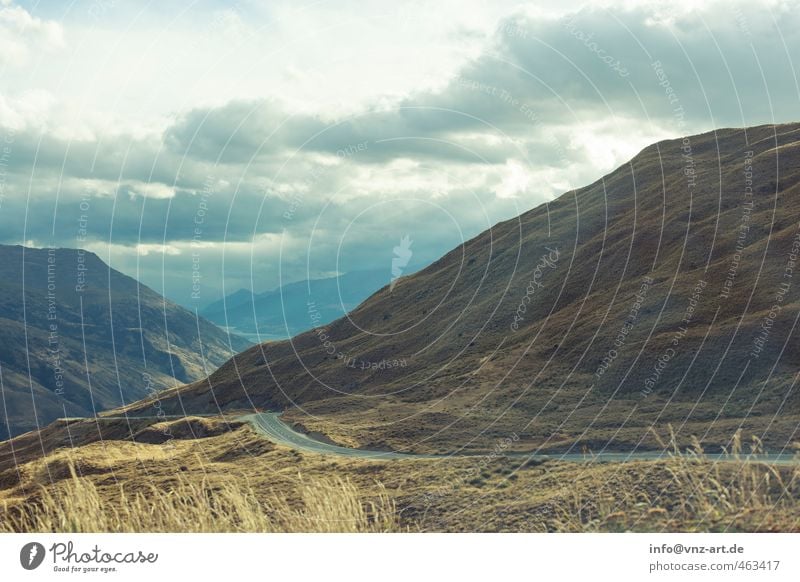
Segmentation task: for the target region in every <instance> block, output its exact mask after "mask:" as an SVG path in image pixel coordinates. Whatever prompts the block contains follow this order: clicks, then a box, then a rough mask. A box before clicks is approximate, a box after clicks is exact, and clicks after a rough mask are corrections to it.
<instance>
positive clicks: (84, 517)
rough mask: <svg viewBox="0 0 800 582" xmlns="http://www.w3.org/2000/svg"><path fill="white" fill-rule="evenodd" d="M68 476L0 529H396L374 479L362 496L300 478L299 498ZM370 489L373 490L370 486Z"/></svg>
mask: <svg viewBox="0 0 800 582" xmlns="http://www.w3.org/2000/svg"><path fill="white" fill-rule="evenodd" d="M70 470H71V474H72V475H71V478H69V479H66V480H65V481H64V482H62V483H60V484H59V485H58V486H57V487H53V488H51V489H47V488H45V487H42V488H41V489H40V491H39V494H38V495H37V496H35V498H33V499H30V500H28V502H26V503H25V504H21V505H19V504H18V505H13V506H10V507H8V506H7V507H5V510H4V511H3V514H2V520H0V532H37V533H46V532H74V533H89V532H189V533H195V532H299V531H303V532H315V533H331V532H347V533H366V532H391V531H397V530H398V529H399V526H398V524H397V523H396V521H395V513H396V512H395V507H394V503H393V502H392V501H391V500H390V499H389V497H388V495H387V494H386V492H385V490H384V489H383V488H382V487H381V486H378V490H377V495H373V500H372V501H364V500H363V499H362V496H361V493H360V491H359V490H358V488H356V487H355V486H354V485H353V484H352V483H351V482H350V481H348V480H345V479H342V478H340V477H332V478H329V479H322V480H316V481H314V482H303V481H302V480H301V484H300V486H299V491H298V492H297V493H299V498H300V500H301V502H300V503H299V504H297V503H292V502H290V501H289V500H287V498H286V497H282V496H280V495H277V494H273V495H270V497H269V498H268V499H267V500H262V499H260V496H259V495H258V494H257V492H256V491H255V490H254V488H253V487H251V486H250V485H249V484H248V483H247V482H242V481H241V480H238V479H230V478H228V479H225V478H224V477H223V478H220V477H217V478H203V479H202V480H201V481H199V482H190V481H189V480H187V479H185V478H179V479H178V481H177V483H175V484H173V485H172V486H170V487H169V488H168V489H166V488H160V487H155V486H152V485H150V486H148V487H146V488H145V489H143V490H139V491H136V492H132V491H130V490H128V488H126V487H125V486H124V485H118V486H115V487H112V488H110V490H105V491H103V490H101V489H99V488H98V487H97V486H95V485H94V484H93V483H92V482H91V481H89V480H87V479H81V478H79V477H78V476H77V475H76V474H75V470H74V469H73V468H70ZM373 493H374V492H373Z"/></svg>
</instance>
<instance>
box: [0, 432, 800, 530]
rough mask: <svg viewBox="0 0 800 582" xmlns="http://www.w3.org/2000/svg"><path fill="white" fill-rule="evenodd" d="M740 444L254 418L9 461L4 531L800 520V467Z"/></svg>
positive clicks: (764, 524) (601, 526) (2, 492)
mask: <svg viewBox="0 0 800 582" xmlns="http://www.w3.org/2000/svg"><path fill="white" fill-rule="evenodd" d="M741 441H742V439H741V433H737V434H736V435H735V436H734V438H733V439H732V441H731V446H730V447H729V452H728V455H727V459H726V462H722V463H715V462H711V461H709V460H708V459H707V458H703V457H702V456H701V453H702V448H701V447H700V445H699V444H697V443H695V445H694V446H693V447H691V449H690V450H689V451H688V452H687V451H686V450H685V446H684V445H683V444H681V447H680V449H681V450H680V452H681V454H675V455H673V456H672V457H671V458H669V459H666V460H659V461H645V460H641V461H633V462H629V463H586V464H583V463H571V462H560V461H556V460H549V461H544V462H543V461H538V462H529V461H526V460H525V459H520V458H519V457H511V456H502V455H501V456H498V457H496V458H492V459H491V460H489V461H485V460H484V461H483V462H482V461H481V459H480V458H478V457H453V458H448V459H427V460H426V459H414V460H400V461H368V460H363V459H345V458H332V457H327V456H323V455H314V454H302V453H298V452H297V451H292V450H289V449H286V448H285V447H279V446H275V445H273V444H272V443H269V442H268V441H266V440H265V439H264V438H263V437H261V436H259V435H256V434H255V433H254V432H253V431H252V430H251V429H250V428H249V427H240V428H238V429H236V430H234V431H232V432H229V433H225V434H220V435H218V436H213V437H209V438H204V439H186V440H181V439H176V440H175V442H174V443H173V444H174V446H171V447H168V446H166V445H158V444H143V443H135V442H122V441H114V440H107V441H104V442H101V443H93V444H89V445H85V446H80V447H74V448H69V449H66V448H60V449H57V450H56V451H54V452H52V453H50V454H48V455H47V456H46V457H43V458H42V457H34V458H33V459H31V460H28V461H27V462H25V463H22V464H19V465H17V466H16V467H12V468H10V469H7V470H6V471H5V472H0V531H30V532H49V531H57V532H98V531H103V532H106V531H107V532H115V531H125V532H160V531H164V532H172V531H175V532H228V531H230V532H262V531H263V532H386V531H409V530H410V531H469V532H498V531H503V532H514V531H516V532H530V531H575V532H582V531H783V532H791V531H800V464H798V465H787V464H784V465H771V464H769V463H765V462H750V461H747V460H746V457H747V456H748V455H751V454H755V455H758V454H759V453H760V448H761V447H760V444H759V442H758V441H757V440H754V441H753V442H752V443H751V445H750V447H746V446H743V445H742V442H741ZM662 445H664V446H671V447H672V449H673V451H674V452H676V453H677V452H678V445H677V444H676V442H675V439H674V438H673V439H672V440H670V439H667V442H666V443H662ZM744 449H748V450H747V452H746V453H745V452H743V451H744ZM76 472H77V477H76V476H75V473H76ZM4 505H5V507H6V509H5V511H4V510H3V508H4Z"/></svg>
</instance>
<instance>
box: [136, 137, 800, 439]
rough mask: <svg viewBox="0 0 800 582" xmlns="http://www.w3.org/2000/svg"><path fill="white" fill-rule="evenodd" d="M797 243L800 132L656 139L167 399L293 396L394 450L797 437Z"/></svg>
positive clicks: (279, 403) (325, 420) (320, 425)
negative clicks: (507, 442)
mask: <svg viewBox="0 0 800 582" xmlns="http://www.w3.org/2000/svg"><path fill="white" fill-rule="evenodd" d="M799 256H800V124H787V125H777V126H760V127H751V128H747V129H723V130H718V131H713V132H710V133H706V134H702V135H696V136H690V137H685V138H682V139H674V140H668V141H662V142H659V143H656V144H653V145H651V146H649V147H647V148H646V149H644V150H643V151H642V152H640V153H639V154H638V155H637V156H636V157H634V158H633V159H632V160H630V162H628V163H626V164H624V165H622V166H621V167H619V168H618V169H616V170H614V171H613V172H611V173H610V174H608V175H607V176H604V177H603V178H601V179H600V180H598V181H596V182H595V183H593V184H591V185H589V186H586V187H583V188H579V189H577V190H574V191H570V192H567V193H565V194H563V195H562V196H560V197H559V198H557V199H556V200H554V201H552V202H550V203H548V204H543V205H541V206H539V207H537V208H535V209H533V210H530V211H529V212H526V213H524V214H522V215H521V216H519V217H518V218H515V219H513V220H509V221H506V222H503V223H500V224H497V225H495V226H494V227H492V228H491V229H489V230H487V231H486V232H484V233H482V234H480V235H479V236H477V237H475V238H474V239H472V240H470V241H467V242H466V243H464V244H463V245H462V246H460V247H458V248H456V249H454V250H453V251H452V252H450V253H448V254H447V255H445V256H444V257H442V258H441V259H440V260H438V261H436V262H435V263H433V264H432V265H430V266H429V267H427V268H425V269H423V270H421V271H420V272H418V273H416V274H414V275H411V276H408V277H405V278H403V279H400V280H399V281H397V283H396V285H394V288H393V289H390V288H389V286H384V287H382V288H381V289H380V290H379V291H378V292H377V293H375V294H374V295H372V296H371V297H369V298H368V299H367V300H366V301H365V302H364V303H363V304H361V305H360V306H359V307H358V308H356V309H354V310H353V311H352V312H350V313H349V314H348V317H346V318H340V319H338V320H336V321H335V322H333V323H331V324H330V325H325V326H322V327H317V328H316V329H313V330H311V331H308V332H305V333H303V334H301V335H299V336H297V337H294V338H292V339H291V340H290V341H281V342H271V343H267V344H262V345H259V346H256V347H253V348H251V349H249V350H247V351H245V352H243V353H241V354H239V355H237V356H235V357H234V358H233V359H232V360H231V361H230V362H228V363H227V364H225V365H223V366H221V367H220V369H219V370H218V371H217V372H215V373H214V374H211V376H210V377H209V378H208V379H207V380H202V381H199V382H195V383H193V384H190V385H188V386H185V387H182V388H180V389H176V390H174V391H172V392H171V393H169V394H167V395H164V397H163V398H162V400H161V405H162V406H163V407H164V409H165V410H169V411H171V412H175V413H181V412H183V411H186V410H189V411H196V412H209V402H212V401H215V400H214V399H216V398H224V402H225V406H226V407H227V408H230V409H236V408H240V409H241V408H251V407H252V406H253V405H255V406H259V407H263V408H266V409H272V410H284V409H286V410H288V414H287V417H288V418H289V419H290V420H291V419H295V420H302V422H303V423H304V424H305V425H306V427H307V428H309V429H310V430H322V431H324V432H326V433H327V434H328V435H329V436H331V437H332V438H339V437H341V438H342V439H343V442H350V443H354V444H359V445H362V446H368V447H375V446H378V445H382V446H387V447H391V448H393V449H402V448H403V447H405V446H413V447H419V446H420V444H421V443H422V444H424V446H425V447H433V448H435V447H438V448H439V449H441V450H453V448H454V447H457V446H469V444H470V443H473V442H477V441H478V440H481V439H482V440H483V441H485V443H486V444H489V445H491V443H492V442H493V439H494V440H496V439H499V438H502V437H507V436H508V435H510V434H513V435H515V436H516V437H519V438H520V439H521V440H523V441H525V442H527V443H531V444H532V445H534V446H540V447H542V448H543V449H558V448H562V449H569V448H570V447H574V446H576V445H577V444H578V443H580V444H581V446H587V447H589V448H592V449H594V450H602V449H603V448H605V447H610V448H616V447H619V448H624V449H626V450H629V449H631V448H635V447H636V446H638V445H639V444H641V443H642V442H648V441H649V442H652V438H651V434H650V431H651V428H653V427H655V428H656V429H657V430H659V431H660V432H661V434H662V435H666V434H667V433H668V432H669V429H668V428H667V427H668V425H671V426H672V427H673V429H674V431H675V433H676V435H678V436H679V437H681V436H682V435H697V436H698V437H700V438H701V439H703V440H704V442H712V443H717V444H719V445H720V446H722V445H725V444H727V442H728V439H729V438H730V437H731V436H732V435H733V434H734V433H735V431H736V430H737V429H739V428H742V429H744V430H745V431H746V433H747V434H756V435H760V436H761V437H762V438H764V439H765V441H767V442H768V443H770V444H771V445H772V446H778V445H785V444H786V443H787V442H790V440H791V439H792V438H795V439H796V436H797V427H798V422H799V421H800V389H798V387H797V378H798V377H797V372H798V369H800V341H799V340H798V337H799V334H798V330H797V321H798V317H800V315H799V314H800V263H798V262H797V261H798V257H799ZM376 283H377V281H376ZM330 284H332V283H328V285H330ZM287 295H291V294H288V293H284V298H285V299H286V298H287V297H286V296H287ZM305 299H306V294H305V293H301V294H299V296H298V297H297V298H296V301H292V302H291V303H290V305H291V308H290V309H289V313H291V314H292V318H293V321H299V320H302V319H303V318H304V317H307V313H306V311H305V310H306V306H305ZM273 301H276V302H277V297H275V298H274V299H273ZM275 305H280V303H276V304H275ZM326 305H327V306H328V307H330V303H328V304H326ZM248 309H250V307H249V306H247V307H244V308H242V310H243V311H247V310H248ZM276 309H277V311H278V317H280V313H281V312H280V308H276ZM330 313H333V310H332V311H330ZM237 321H238V320H237ZM272 321H275V320H274V319H273V320H272ZM295 329H296V328H295ZM298 405H301V406H302V410H300V409H299V408H297V406H298ZM151 406H152V403H151V402H148V401H144V402H141V403H137V404H136V405H134V406H132V407H130V410H131V411H133V412H135V411H137V410H142V409H144V408H147V407H151ZM573 450H574V449H573Z"/></svg>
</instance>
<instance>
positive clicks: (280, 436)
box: [241, 412, 425, 461]
mask: <svg viewBox="0 0 800 582" xmlns="http://www.w3.org/2000/svg"><path fill="white" fill-rule="evenodd" d="M279 415H280V413H278V412H260V413H256V414H248V415H247V416H243V417H241V419H242V420H246V421H247V422H249V423H250V424H252V425H253V427H254V428H255V429H256V431H257V432H258V433H259V434H262V435H264V436H265V437H267V438H268V439H269V440H271V441H272V442H274V443H276V444H279V445H284V446H287V447H290V448H292V449H296V450H299V451H306V452H309V453H320V454H323V455H338V456H340V457H359V458H363V459H374V460H376V461H383V460H386V459H412V458H417V459H418V458H420V457H425V455H412V454H405V453H395V452H383V451H365V450H361V449H349V448H347V447H340V446H338V445H331V444H328V443H324V442H322V441H318V440H315V439H312V438H311V437H310V436H308V435H305V434H302V433H299V432H297V431H296V430H294V429H293V428H291V427H290V426H289V425H287V424H286V423H285V422H283V421H282V420H281V419H280V418H278V417H279Z"/></svg>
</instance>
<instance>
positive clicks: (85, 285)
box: [0, 246, 248, 439]
mask: <svg viewBox="0 0 800 582" xmlns="http://www.w3.org/2000/svg"><path fill="white" fill-rule="evenodd" d="M0 345H2V348H1V349H0V374H2V375H1V376H0V379H1V380H2V396H3V400H2V406H3V411H2V412H3V417H2V422H0V439H4V438H8V436H9V434H11V435H15V434H19V433H21V432H25V431H28V430H32V429H35V428H37V427H39V426H43V425H46V424H48V423H50V422H51V421H52V420H54V419H55V418H58V417H64V416H93V415H94V413H95V412H96V411H101V410H105V409H108V408H112V407H115V406H119V405H120V404H125V403H129V402H133V401H136V400H139V399H141V398H144V397H146V396H149V395H152V394H154V393H155V392H156V391H159V390H162V389H164V388H167V387H172V386H175V385H176V384H183V383H186V382H192V381H195V380H198V379H200V378H203V377H205V376H206V375H207V374H208V373H209V372H210V371H212V370H214V369H215V368H216V367H217V366H219V365H220V364H222V363H224V362H225V361H226V360H227V359H228V358H230V356H231V355H232V354H233V353H235V352H237V351H239V350H241V349H244V348H245V347H247V345H248V344H247V342H246V341H245V340H243V339H242V338H239V337H236V336H230V335H228V334H226V333H225V332H223V331H222V330H220V329H219V328H217V327H216V326H214V325H213V324H211V323H210V322H208V321H206V320H204V319H202V318H197V317H195V315H194V314H193V313H190V312H189V311H187V310H186V309H183V308H181V307H178V306H177V305H175V304H174V303H172V302H170V301H167V300H166V299H164V298H163V297H162V296H160V295H158V294H157V293H155V292H154V291H152V290H151V289H149V288H147V287H145V286H143V285H140V284H139V283H138V282H137V281H135V280H134V279H132V278H130V277H127V276H125V275H123V274H122V273H120V272H118V271H116V270H114V269H112V268H110V267H109V266H108V265H106V264H105V263H104V262H103V261H102V260H100V258H99V257H98V256H97V255H95V254H93V253H90V252H87V251H82V250H74V249H32V248H25V247H21V246H0Z"/></svg>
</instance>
